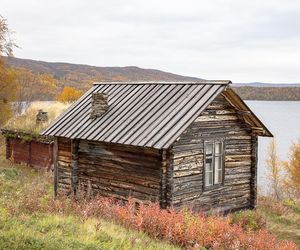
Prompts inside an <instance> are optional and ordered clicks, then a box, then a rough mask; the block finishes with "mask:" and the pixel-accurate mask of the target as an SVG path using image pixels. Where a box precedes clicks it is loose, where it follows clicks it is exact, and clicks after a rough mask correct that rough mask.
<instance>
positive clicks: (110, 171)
mask: <svg viewBox="0 0 300 250" xmlns="http://www.w3.org/2000/svg"><path fill="white" fill-rule="evenodd" d="M160 170H161V154H160V152H159V151H158V150H154V149H144V148H140V147H132V146H124V145H117V144H107V143H99V142H91V141H83V140H81V141H80V142H79V149H78V173H77V176H78V185H79V186H80V188H81V189H82V188H84V189H85V190H89V189H90V190H91V191H92V193H93V194H95V193H99V194H101V195H104V196H111V197H115V198H118V199H121V200H126V199H127V198H128V196H131V197H133V198H135V199H136V201H143V202H146V201H148V200H150V201H159V199H160V179H161V178H160V177H161V171H160Z"/></svg>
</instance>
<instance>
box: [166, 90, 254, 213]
mask: <svg viewBox="0 0 300 250" xmlns="http://www.w3.org/2000/svg"><path fill="white" fill-rule="evenodd" d="M256 137H257V136H254V135H252V134H251V129H249V127H248V126H247V125H246V124H245V122H243V120H242V119H241V117H240V115H239V114H238V112H237V110H236V109H235V108H234V107H232V106H231V105H230V104H229V103H228V102H227V101H226V100H225V99H224V98H223V96H222V95H220V96H218V97H217V98H216V99H215V100H214V101H213V102H212V103H211V104H210V105H209V106H208V107H207V108H206V110H205V111H204V112H203V113H202V114H201V116H199V117H198V118H197V119H196V120H195V121H194V122H193V123H192V124H191V126H189V128H188V129H187V130H186V131H185V132H184V133H183V134H182V135H181V137H180V138H179V140H178V141H177V142H176V143H174V145H173V148H172V149H171V152H172V154H173V157H172V167H170V169H171V170H170V171H173V173H172V174H170V175H171V176H172V178H173V179H172V181H171V183H172V185H171V187H170V189H171V190H172V191H171V193H172V197H171V204H172V205H173V206H174V207H175V208H182V207H185V206H186V207H192V208H193V209H194V210H197V211H199V210H201V211H208V210H215V211H220V212H222V211H228V210H238V209H241V208H246V207H251V206H252V204H253V201H254V200H255V199H256V192H255V191H254V189H256V181H255V180H256V159H257V155H256V143H255V141H256ZM211 139H215V140H219V139H221V140H224V144H225V145H224V148H225V178H224V184H223V185H221V186H219V187H214V188H211V189H207V188H204V185H203V183H204V181H203V165H204V157H203V153H204V141H205V140H211ZM254 175H255V176H254Z"/></svg>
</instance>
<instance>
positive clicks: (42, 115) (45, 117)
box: [36, 109, 48, 124]
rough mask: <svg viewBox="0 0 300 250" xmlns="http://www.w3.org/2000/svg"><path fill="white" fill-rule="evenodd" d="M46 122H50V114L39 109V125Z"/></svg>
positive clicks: (37, 118) (37, 119) (37, 116)
mask: <svg viewBox="0 0 300 250" xmlns="http://www.w3.org/2000/svg"><path fill="white" fill-rule="evenodd" d="M46 121H48V113H47V112H45V111H43V110H42V109H39V110H38V113H37V115H36V123H37V124H38V123H42V122H46Z"/></svg>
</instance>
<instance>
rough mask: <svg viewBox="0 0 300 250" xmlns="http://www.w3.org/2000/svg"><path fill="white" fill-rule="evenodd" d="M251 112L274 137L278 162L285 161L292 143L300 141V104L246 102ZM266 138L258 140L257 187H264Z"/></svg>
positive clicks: (268, 139)
mask: <svg viewBox="0 0 300 250" xmlns="http://www.w3.org/2000/svg"><path fill="white" fill-rule="evenodd" d="M246 103H247V104H248V106H249V107H250V108H251V110H252V111H253V112H254V113H255V114H256V115H257V116H258V118H259V119H260V120H261V121H262V122H263V123H264V124H265V125H266V127H267V128H268V129H269V130H270V131H271V133H272V134H273V135H274V137H275V140H276V144H277V152H278V155H279V157H280V160H287V158H288V151H289V148H290V146H291V143H292V142H295V141H296V140H297V139H300V102H289V101H246ZM270 141H271V139H270V138H268V137H259V140H258V148H259V149H258V185H259V186H260V187H266V183H267V180H266V173H265V170H266V157H267V149H268V144H269V142H270Z"/></svg>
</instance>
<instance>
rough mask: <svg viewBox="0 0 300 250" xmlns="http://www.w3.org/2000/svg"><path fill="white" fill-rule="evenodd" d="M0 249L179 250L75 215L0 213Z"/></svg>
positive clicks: (131, 232) (108, 224)
mask: <svg viewBox="0 0 300 250" xmlns="http://www.w3.org/2000/svg"><path fill="white" fill-rule="evenodd" d="M0 249H178V248H176V247H173V246H170V245H168V244H166V243H161V242H159V241H154V240H152V239H150V238H149V237H147V236H146V235H145V234H142V233H136V232H133V231H130V230H127V229H124V228H122V227H121V226H118V225H116V224H113V223H111V222H107V221H104V220H98V219H88V220H87V221H85V222H81V221H80V220H79V218H77V217H74V216H60V215H52V214H32V215H24V214H23V215H21V216H18V217H11V216H9V215H8V213H7V211H6V210H5V209H3V208H2V209H1V210H0Z"/></svg>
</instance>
